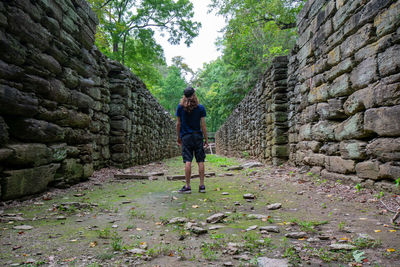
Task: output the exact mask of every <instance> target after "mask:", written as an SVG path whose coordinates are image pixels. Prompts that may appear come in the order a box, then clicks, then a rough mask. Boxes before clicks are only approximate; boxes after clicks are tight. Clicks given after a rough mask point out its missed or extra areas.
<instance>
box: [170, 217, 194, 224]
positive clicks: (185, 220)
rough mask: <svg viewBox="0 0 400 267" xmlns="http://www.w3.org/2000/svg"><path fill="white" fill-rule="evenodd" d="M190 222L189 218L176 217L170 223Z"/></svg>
mask: <svg viewBox="0 0 400 267" xmlns="http://www.w3.org/2000/svg"><path fill="white" fill-rule="evenodd" d="M188 221H189V220H188V219H187V218H183V217H175V218H172V219H171V220H169V221H168V223H169V224H183V223H186V222H188Z"/></svg>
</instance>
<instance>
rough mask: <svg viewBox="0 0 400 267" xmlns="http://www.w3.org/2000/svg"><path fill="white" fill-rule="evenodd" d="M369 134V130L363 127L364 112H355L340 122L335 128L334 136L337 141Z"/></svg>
mask: <svg viewBox="0 0 400 267" xmlns="http://www.w3.org/2000/svg"><path fill="white" fill-rule="evenodd" d="M367 136H371V132H370V131H367V130H365V129H364V114H363V113H357V114H355V115H354V116H352V117H350V118H348V119H347V120H345V121H344V122H342V123H340V124H339V125H338V126H337V127H336V129H335V138H336V140H338V141H342V140H346V139H360V138H364V137H367Z"/></svg>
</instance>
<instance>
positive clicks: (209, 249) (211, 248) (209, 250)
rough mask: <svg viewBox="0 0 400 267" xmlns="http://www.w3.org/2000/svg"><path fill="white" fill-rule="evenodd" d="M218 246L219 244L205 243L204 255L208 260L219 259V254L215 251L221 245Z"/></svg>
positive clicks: (202, 246) (203, 246)
mask: <svg viewBox="0 0 400 267" xmlns="http://www.w3.org/2000/svg"><path fill="white" fill-rule="evenodd" d="M216 244H218V243H207V242H203V243H202V244H201V251H202V255H203V257H204V258H205V259H206V260H209V261H214V260H217V259H218V257H219V254H218V253H217V252H216V251H215V249H216V248H219V245H216Z"/></svg>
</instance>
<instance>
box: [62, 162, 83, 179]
mask: <svg viewBox="0 0 400 267" xmlns="http://www.w3.org/2000/svg"><path fill="white" fill-rule="evenodd" d="M57 176H62V177H63V178H64V182H65V183H66V184H75V183H77V182H79V181H81V179H82V178H83V165H82V164H81V163H80V162H79V160H77V159H73V158H70V159H65V160H64V161H63V162H62V164H61V167H60V169H59V170H58V171H57Z"/></svg>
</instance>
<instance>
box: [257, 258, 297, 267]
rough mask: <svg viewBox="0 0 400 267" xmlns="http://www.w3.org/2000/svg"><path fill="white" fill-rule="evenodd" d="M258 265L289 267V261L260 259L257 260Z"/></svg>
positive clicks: (261, 266)
mask: <svg viewBox="0 0 400 267" xmlns="http://www.w3.org/2000/svg"><path fill="white" fill-rule="evenodd" d="M257 264H258V266H259V267H287V266H289V261H288V260H287V259H272V258H267V257H259V258H257Z"/></svg>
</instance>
